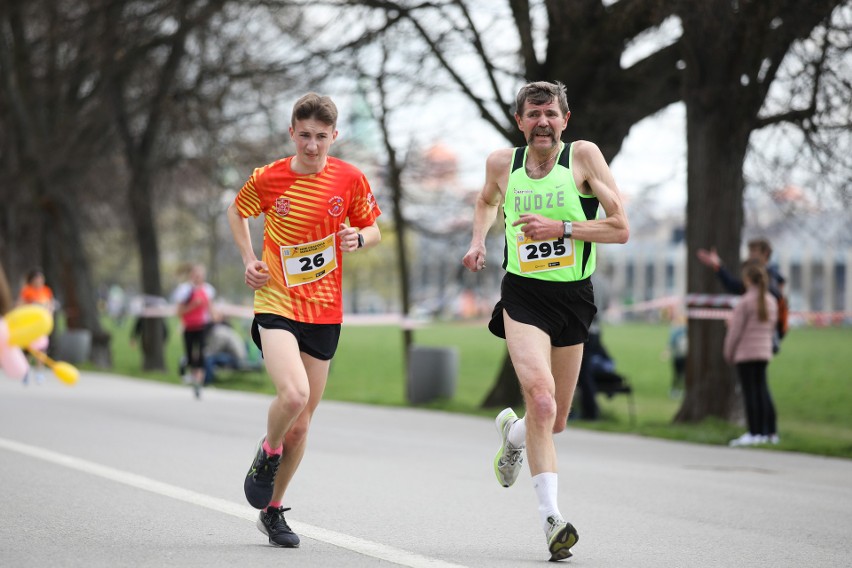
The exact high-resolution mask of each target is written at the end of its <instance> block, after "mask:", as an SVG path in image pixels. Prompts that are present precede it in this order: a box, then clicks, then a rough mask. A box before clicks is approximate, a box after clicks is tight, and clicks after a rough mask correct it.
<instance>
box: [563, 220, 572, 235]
mask: <svg viewBox="0 0 852 568" xmlns="http://www.w3.org/2000/svg"><path fill="white" fill-rule="evenodd" d="M573 232H574V230H573V229H572V228H571V221H562V237H563V238H566V239H570V238H571V233H573Z"/></svg>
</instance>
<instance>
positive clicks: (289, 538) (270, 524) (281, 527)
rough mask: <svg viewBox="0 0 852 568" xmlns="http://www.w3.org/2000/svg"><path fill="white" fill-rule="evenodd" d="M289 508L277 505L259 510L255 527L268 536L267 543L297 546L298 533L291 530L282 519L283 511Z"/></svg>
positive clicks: (286, 546)
mask: <svg viewBox="0 0 852 568" xmlns="http://www.w3.org/2000/svg"><path fill="white" fill-rule="evenodd" d="M289 510H290V508H289V507H288V508H286V509H285V508H284V507H277V508H269V509H266V510H265V511H261V512H260V515H259V516H258V518H257V528H258V529H260V532H262V533H263V534H265V535H266V536H268V537H269V544H271V545H272V546H280V547H282V548H299V535H297V534H296V533H294V532H293V530H292V529H291V528H290V525H288V524H287V521H286V520H285V519H284V511H289Z"/></svg>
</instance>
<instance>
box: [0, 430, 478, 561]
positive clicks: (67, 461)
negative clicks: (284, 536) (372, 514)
mask: <svg viewBox="0 0 852 568" xmlns="http://www.w3.org/2000/svg"><path fill="white" fill-rule="evenodd" d="M0 448H3V449H6V450H9V451H12V452H18V453H19V454H23V455H26V456H30V457H33V458H38V459H40V460H44V461H46V462H50V463H54V464H57V465H61V466H64V467H67V468H69V469H75V470H77V471H82V472H84V473H88V474H91V475H96V476H98V477H102V478H104V479H109V480H111V481H115V482H117V483H122V484H124V485H129V486H130V487H136V488H137V489H143V490H145V491H149V492H151V493H155V494H157V495H162V496H164V497H171V498H172V499H176V500H178V501H183V502H185V503H190V504H192V505H198V506H200V507H204V508H206V509H210V510H212V511H217V512H219V513H225V514H226V515H231V516H233V517H237V518H240V519H245V520H248V521H251V522H256V520H257V511H255V510H254V509H251V508H249V507H247V506H244V505H238V504H236V503H232V502H231V501H226V500H224V499H219V498H218V497H212V496H210V495H204V494H203V493H197V492H195V491H190V490H189V489H184V488H182V487H177V486H175V485H169V484H168V483H163V482H161V481H156V480H154V479H151V478H148V477H145V476H142V475H137V474H135V473H130V472H127V471H121V470H119V469H115V468H112V467H108V466H105V465H100V464H97V463H94V462H90V461H86V460H83V459H80V458H75V457H73V456H69V455H65V454H60V453H58V452H54V451H52V450H48V449H46V448H39V447H37V446H31V445H28V444H23V443H21V442H16V441H14V440H8V439H6V438H0ZM290 524H291V525H293V528H294V529H295V530H296V532H297V533H299V534H301V535H303V536H305V537H307V538H311V539H314V540H319V541H322V542H325V543H328V544H332V545H334V546H337V547H340V548H345V549H346V550H351V551H352V552H357V553H359V554H363V555H365V556H370V557H372V558H378V559H380V560H386V561H388V562H392V563H394V564H399V565H400V566H410V567H411V568H464V567H463V566H462V565H460V564H453V563H451V562H444V561H443V560H439V559H437V558H430V557H428V556H423V555H420V554H416V553H413V552H408V551H405V550H400V549H398V548H394V547H392V546H386V545H384V544H380V543H378V542H372V541H369V540H365V539H362V538H358V537H355V536H350V535H347V534H343V533H339V532H334V531H330V530H327V529H324V528H321V527H315V526H313V525H308V524H305V523H294V522H291V523H290Z"/></svg>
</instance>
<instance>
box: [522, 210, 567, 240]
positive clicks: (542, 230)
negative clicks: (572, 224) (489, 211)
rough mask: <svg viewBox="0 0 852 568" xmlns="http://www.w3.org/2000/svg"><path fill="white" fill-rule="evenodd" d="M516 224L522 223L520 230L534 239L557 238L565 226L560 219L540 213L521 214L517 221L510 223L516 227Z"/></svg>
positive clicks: (562, 232)
mask: <svg viewBox="0 0 852 568" xmlns="http://www.w3.org/2000/svg"><path fill="white" fill-rule="evenodd" d="M518 225H523V227H521V231H523V232H524V235H526V236H527V237H529V238H531V239H532V240H534V241H543V240H545V239H558V238H559V237H561V236H562V235H563V234H565V227H564V225H563V224H562V221H560V220H558V219H550V218H548V217H543V216H541V215H532V214H526V215H521V216H520V217H519V218H518V220H517V221H515V222H514V223H512V226H513V227H517V226H518Z"/></svg>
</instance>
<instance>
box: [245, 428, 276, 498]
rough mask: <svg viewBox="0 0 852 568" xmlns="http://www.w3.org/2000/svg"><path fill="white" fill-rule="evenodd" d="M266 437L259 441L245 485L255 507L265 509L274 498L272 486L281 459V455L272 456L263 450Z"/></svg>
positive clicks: (247, 495)
mask: <svg viewBox="0 0 852 568" xmlns="http://www.w3.org/2000/svg"><path fill="white" fill-rule="evenodd" d="M265 439H266V437H265V436H264V437H263V438H261V439H260V441H259V442H258V443H257V451H256V453H255V457H254V461H253V462H252V464H251V467H250V468H249V470H248V474H246V481H245V484H244V485H243V487H244V489H245V493H246V499H247V500H248V502H249V505H251V506H252V507H254V508H255V509H265V508H266V506H267V505H269V501H271V500H272V487H273V485H275V474H276V473H278V464H279V462H280V461H281V456H280V455H277V456H270V455H267V454H266V452H265V451H263V441H264V440H265Z"/></svg>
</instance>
